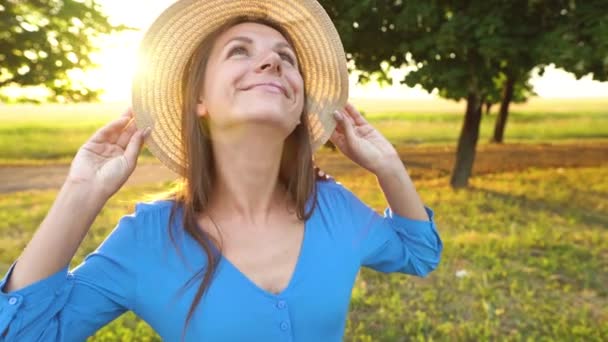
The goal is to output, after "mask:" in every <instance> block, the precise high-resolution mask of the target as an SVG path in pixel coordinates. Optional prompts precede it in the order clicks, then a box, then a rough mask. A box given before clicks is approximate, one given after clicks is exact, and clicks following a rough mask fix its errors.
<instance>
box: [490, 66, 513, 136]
mask: <svg viewBox="0 0 608 342" xmlns="http://www.w3.org/2000/svg"><path fill="white" fill-rule="evenodd" d="M514 86H515V78H514V77H513V76H509V75H507V80H506V81H505V86H504V88H503V92H502V102H501V103H500V112H499V113H498V117H497V118H496V124H495V126H494V137H492V142H493V143H496V144H502V142H503V140H504V136H505V126H506V125H507V118H508V117H509V104H511V101H512V100H513V88H514Z"/></svg>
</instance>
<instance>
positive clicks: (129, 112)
mask: <svg viewBox="0 0 608 342" xmlns="http://www.w3.org/2000/svg"><path fill="white" fill-rule="evenodd" d="M133 116H134V114H133V108H131V107H128V108H127V109H126V110H125V111H124V112H123V113H122V115H121V117H128V118H132V117H133Z"/></svg>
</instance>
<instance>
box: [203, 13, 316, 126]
mask: <svg viewBox="0 0 608 342" xmlns="http://www.w3.org/2000/svg"><path fill="white" fill-rule="evenodd" d="M297 63H298V61H297V59H296V55H295V52H294V50H293V49H292V47H291V46H290V45H289V43H288V42H287V40H286V39H285V37H283V35H281V33H279V32H278V31H276V30H275V29H273V28H271V27H269V26H266V25H263V24H258V23H242V24H238V25H235V26H233V27H231V28H230V29H228V30H227V31H226V32H224V33H222V34H221V35H219V36H218V38H217V39H216V41H215V43H214V45H213V48H212V49H211V54H210V56H209V60H208V63H207V67H206V71H205V77H204V81H203V82H204V84H203V93H202V94H201V98H200V104H199V105H198V115H199V116H204V115H209V119H210V120H211V122H212V123H213V126H216V127H228V126H233V125H238V124H242V123H246V122H248V123H258V124H266V125H274V126H276V127H277V128H278V129H281V132H282V134H283V135H284V137H287V136H288V135H289V133H291V132H292V131H293V129H294V128H295V127H296V125H297V123H298V121H299V119H300V115H301V114H302V110H303V107H304V89H303V85H304V81H303V79H302V75H300V72H299V70H298V65H297Z"/></svg>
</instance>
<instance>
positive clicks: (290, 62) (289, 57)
mask: <svg viewBox="0 0 608 342" xmlns="http://www.w3.org/2000/svg"><path fill="white" fill-rule="evenodd" d="M280 55H281V58H283V59H284V60H286V61H287V62H289V64H291V65H295V64H296V63H295V61H294V60H293V57H291V55H290V54H288V53H284V52H283V53H281V54H280Z"/></svg>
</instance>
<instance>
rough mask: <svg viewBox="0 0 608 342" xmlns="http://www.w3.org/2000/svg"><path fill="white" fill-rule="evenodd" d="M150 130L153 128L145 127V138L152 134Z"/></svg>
mask: <svg viewBox="0 0 608 342" xmlns="http://www.w3.org/2000/svg"><path fill="white" fill-rule="evenodd" d="M150 132H152V128H150V127H146V129H144V138H147V137H148V136H149V135H150Z"/></svg>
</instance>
